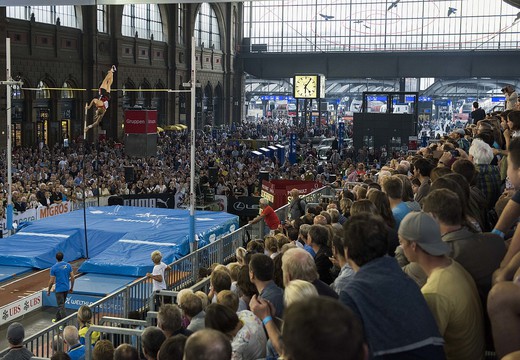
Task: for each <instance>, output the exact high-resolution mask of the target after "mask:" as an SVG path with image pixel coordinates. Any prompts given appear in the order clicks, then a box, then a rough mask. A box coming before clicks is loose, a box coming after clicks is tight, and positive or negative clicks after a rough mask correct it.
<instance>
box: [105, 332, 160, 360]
mask: <svg viewBox="0 0 520 360" xmlns="http://www.w3.org/2000/svg"><path fill="white" fill-rule="evenodd" d="M163 336H164V335H163ZM114 360H139V354H138V353H137V349H136V348H135V346H132V345H130V344H121V345H119V346H118V347H117V348H116V350H115V351H114Z"/></svg>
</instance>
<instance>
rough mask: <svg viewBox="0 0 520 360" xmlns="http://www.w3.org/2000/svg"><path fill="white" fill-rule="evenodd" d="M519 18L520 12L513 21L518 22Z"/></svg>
mask: <svg viewBox="0 0 520 360" xmlns="http://www.w3.org/2000/svg"><path fill="white" fill-rule="evenodd" d="M518 20H520V12H519V13H518V14H516V19H515V21H513V24H514V23H516V22H517V21H518Z"/></svg>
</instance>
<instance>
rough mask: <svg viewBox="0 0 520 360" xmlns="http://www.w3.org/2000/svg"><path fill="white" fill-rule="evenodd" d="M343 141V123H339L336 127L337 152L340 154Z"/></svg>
mask: <svg viewBox="0 0 520 360" xmlns="http://www.w3.org/2000/svg"><path fill="white" fill-rule="evenodd" d="M344 139H345V123H344V122H340V123H339V125H338V146H339V150H340V152H341V149H343V140H344Z"/></svg>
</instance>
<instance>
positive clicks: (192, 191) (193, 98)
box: [189, 36, 197, 251]
mask: <svg viewBox="0 0 520 360" xmlns="http://www.w3.org/2000/svg"><path fill="white" fill-rule="evenodd" d="M196 68H197V63H196V58H195V37H194V36H193V37H192V38H191V104H190V105H191V128H190V134H191V136H190V139H191V156H190V158H191V163H190V233H189V235H190V250H191V251H195V250H197V241H196V239H195V200H196V199H195V101H196V92H195V89H196V86H197V78H196Z"/></svg>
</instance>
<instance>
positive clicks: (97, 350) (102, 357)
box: [92, 340, 114, 360]
mask: <svg viewBox="0 0 520 360" xmlns="http://www.w3.org/2000/svg"><path fill="white" fill-rule="evenodd" d="M113 359H114V345H113V344H112V343H111V342H110V341H108V340H99V341H98V342H97V343H96V345H95V346H94V350H93V351H92V360H113Z"/></svg>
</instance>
